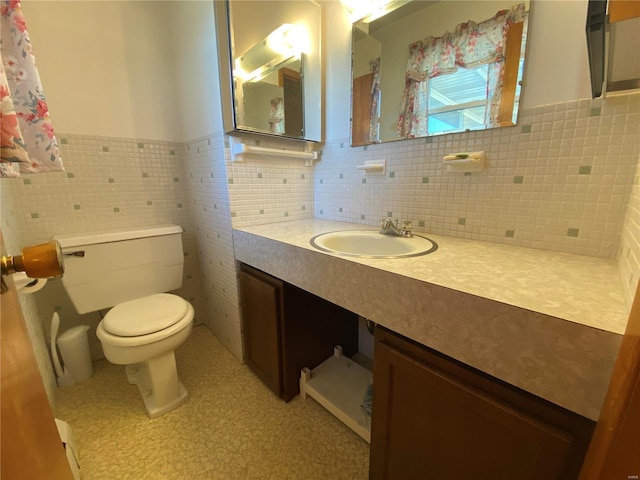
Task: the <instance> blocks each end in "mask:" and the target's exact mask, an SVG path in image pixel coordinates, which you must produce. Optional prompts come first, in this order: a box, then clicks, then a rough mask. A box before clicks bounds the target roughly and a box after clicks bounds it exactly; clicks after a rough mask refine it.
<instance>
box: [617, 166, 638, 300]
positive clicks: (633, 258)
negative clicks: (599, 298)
mask: <svg viewBox="0 0 640 480" xmlns="http://www.w3.org/2000/svg"><path fill="white" fill-rule="evenodd" d="M618 265H619V267H620V276H621V277H622V285H623V288H624V289H625V294H626V296H627V299H628V302H629V305H631V303H632V301H633V297H634V295H635V289H636V286H637V285H638V279H640V156H638V166H637V169H636V174H635V177H634V181H633V187H632V189H631V195H630V197H629V205H628V206H627V212H626V215H625V219H624V225H623V229H622V239H621V241H620V252H619V256H618Z"/></svg>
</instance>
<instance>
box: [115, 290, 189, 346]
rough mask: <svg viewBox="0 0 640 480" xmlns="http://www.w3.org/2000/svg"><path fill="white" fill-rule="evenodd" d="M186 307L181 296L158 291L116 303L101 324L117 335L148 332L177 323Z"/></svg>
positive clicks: (126, 335) (134, 335)
mask: <svg viewBox="0 0 640 480" xmlns="http://www.w3.org/2000/svg"><path fill="white" fill-rule="evenodd" d="M187 310H188V305H187V302H186V301H185V300H184V299H182V298H180V297H178V296H177V295H171V294H169V293H158V294H155V295H149V296H148V297H143V298H137V299H135V300H130V301H128V302H123V303H121V304H119V305H116V306H115V307H113V308H112V309H111V310H109V312H108V313H107V314H106V315H105V317H104V319H103V320H102V325H103V327H104V329H105V330H106V331H107V332H109V333H111V334H112V335H118V336H120V337H137V336H139V335H149V334H150V333H155V332H159V331H160V330H163V329H165V328H169V327H170V326H171V325H173V324H175V323H177V322H178V321H179V320H181V319H182V318H183V317H184V316H185V315H186V313H187Z"/></svg>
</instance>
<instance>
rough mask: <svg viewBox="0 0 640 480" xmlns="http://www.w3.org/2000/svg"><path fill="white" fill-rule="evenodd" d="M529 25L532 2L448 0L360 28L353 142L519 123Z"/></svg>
mask: <svg viewBox="0 0 640 480" xmlns="http://www.w3.org/2000/svg"><path fill="white" fill-rule="evenodd" d="M470 18H472V19H473V20H470ZM527 21H528V2H526V3H517V4H513V1H508V2H505V1H483V2H466V1H451V0H444V1H435V2H424V1H413V2H408V3H407V2H404V3H403V5H401V6H400V8H397V9H396V10H394V11H392V12H390V13H388V14H386V15H384V16H382V17H379V18H376V19H375V20H370V19H365V20H361V21H359V22H357V23H355V24H354V26H353V43H352V53H353V62H352V68H353V72H352V73H353V85H352V125H351V126H352V132H351V133H352V138H351V140H352V145H353V146H357V145H367V144H373V143H382V142H388V141H394V140H401V139H408V138H420V137H426V136H430V135H439V134H445V133H454V132H464V131H474V130H484V129H488V128H498V127H504V126H512V125H515V124H516V120H517V113H518V106H519V99H520V93H521V83H522V74H523V69H524V61H525V51H526V38H527Z"/></svg>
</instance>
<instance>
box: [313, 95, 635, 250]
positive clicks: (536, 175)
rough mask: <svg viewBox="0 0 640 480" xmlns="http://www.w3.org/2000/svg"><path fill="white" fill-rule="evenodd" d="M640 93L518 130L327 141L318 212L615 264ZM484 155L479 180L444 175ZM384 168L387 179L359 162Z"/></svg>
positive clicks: (564, 111)
mask: <svg viewBox="0 0 640 480" xmlns="http://www.w3.org/2000/svg"><path fill="white" fill-rule="evenodd" d="M639 135H640V95H639V94H636V95H625V96H619V97H610V98H608V99H607V100H606V102H604V104H599V103H598V102H596V101H591V100H581V101H574V102H569V103H560V104H554V105H547V106H542V107H537V108H533V109H529V110H525V111H524V112H522V114H521V116H520V119H519V124H518V126H516V127H509V128H502V129H498V130H490V131H485V132H471V133H462V134H451V135H443V136H438V137H431V138H427V139H416V140H407V141H402V142H395V143H387V144H382V145H372V146H368V147H356V148H352V147H349V141H348V139H347V138H344V139H341V140H338V141H333V142H330V143H327V144H326V145H325V147H324V151H323V153H322V156H321V158H322V160H321V161H320V162H319V163H318V165H317V167H316V169H315V180H314V187H315V216H316V217H319V218H328V219H334V220H344V221H349V222H355V223H363V224H371V225H375V224H377V222H378V221H379V219H380V218H382V217H385V216H392V217H393V218H399V219H408V220H413V222H414V225H415V230H417V231H419V232H427V233H428V232H433V233H436V234H441V235H450V236H456V237H464V238H471V239H476V240H483V241H491V242H497V243H507V244H514V245H522V246H527V247H533V248H541V249H547V250H555V251H562V252H569V253H574V254H582V255H591V256H598V257H609V258H613V257H614V256H615V254H616V252H617V249H618V244H619V240H620V232H621V229H622V222H623V218H624V210H625V207H626V202H627V199H628V196H629V192H630V189H631V183H632V179H633V175H634V172H635V169H636V166H637V162H638V155H639V154H640V142H639V141H638V139H639V138H640V136H639ZM476 150H484V151H486V153H487V156H488V159H489V168H488V170H486V171H485V172H481V173H473V174H467V175H465V174H463V173H448V172H446V171H445V170H444V168H443V166H442V157H443V156H444V155H447V154H450V153H457V152H467V151H476ZM376 159H386V160H387V173H386V174H385V175H383V176H379V175H374V174H371V175H364V174H363V173H362V172H361V171H359V170H356V168H355V167H356V166H357V165H360V164H362V163H363V162H364V161H365V160H376Z"/></svg>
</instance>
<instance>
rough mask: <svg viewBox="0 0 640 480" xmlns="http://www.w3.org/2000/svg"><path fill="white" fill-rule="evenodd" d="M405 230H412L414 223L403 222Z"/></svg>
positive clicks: (409, 221)
mask: <svg viewBox="0 0 640 480" xmlns="http://www.w3.org/2000/svg"><path fill="white" fill-rule="evenodd" d="M402 228H403V230H411V229H412V228H413V222H412V221H411V220H403V221H402Z"/></svg>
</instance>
